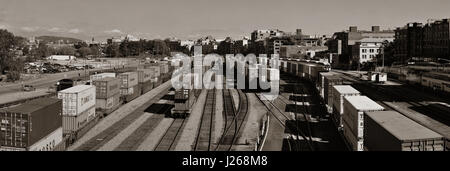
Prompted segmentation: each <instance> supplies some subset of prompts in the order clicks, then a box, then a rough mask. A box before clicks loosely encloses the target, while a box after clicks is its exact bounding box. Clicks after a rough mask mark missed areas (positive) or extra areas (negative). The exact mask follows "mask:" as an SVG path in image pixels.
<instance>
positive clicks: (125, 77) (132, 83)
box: [118, 72, 141, 103]
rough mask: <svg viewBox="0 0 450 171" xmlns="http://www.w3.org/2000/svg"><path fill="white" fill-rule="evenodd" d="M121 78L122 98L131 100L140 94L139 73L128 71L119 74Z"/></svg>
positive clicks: (127, 100)
mask: <svg viewBox="0 0 450 171" xmlns="http://www.w3.org/2000/svg"><path fill="white" fill-rule="evenodd" d="M118 78H119V79H120V82H121V83H120V96H121V98H122V100H123V101H124V102H125V103H126V102H130V101H132V100H134V99H135V98H137V97H138V96H139V95H140V92H141V91H140V90H139V82H138V73H137V72H126V73H122V74H119V75H118Z"/></svg>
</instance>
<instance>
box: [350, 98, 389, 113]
mask: <svg viewBox="0 0 450 171" xmlns="http://www.w3.org/2000/svg"><path fill="white" fill-rule="evenodd" d="M344 98H345V99H346V100H347V101H348V102H350V104H351V105H352V106H353V107H354V108H355V109H356V110H359V111H374V110H384V107H383V106H381V105H379V104H378V103H377V102H375V101H373V100H372V99H370V98H369V97H367V96H346V97H344Z"/></svg>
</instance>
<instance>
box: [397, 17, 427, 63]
mask: <svg viewBox="0 0 450 171" xmlns="http://www.w3.org/2000/svg"><path fill="white" fill-rule="evenodd" d="M422 27H423V24H422V23H408V24H407V25H406V26H405V27H402V28H397V29H396V30H395V40H394V45H395V46H394V57H395V58H396V59H398V60H399V61H402V62H405V61H407V60H408V59H411V58H414V57H421V56H422V53H423V52H422V50H423V41H422V40H423V29H422Z"/></svg>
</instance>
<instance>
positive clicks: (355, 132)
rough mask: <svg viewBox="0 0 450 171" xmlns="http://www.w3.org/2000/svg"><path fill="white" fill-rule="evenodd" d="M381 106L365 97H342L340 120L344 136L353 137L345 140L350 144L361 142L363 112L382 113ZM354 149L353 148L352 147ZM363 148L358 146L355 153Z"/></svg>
mask: <svg viewBox="0 0 450 171" xmlns="http://www.w3.org/2000/svg"><path fill="white" fill-rule="evenodd" d="M382 110H384V108H383V106H381V105H379V104H378V103H377V102H375V101H373V100H372V99H370V98H368V97H367V96H346V97H344V114H343V115H342V120H343V123H344V128H343V129H344V134H346V135H345V136H346V137H354V139H350V138H347V140H348V141H349V142H350V144H356V143H355V142H351V141H354V140H355V139H356V140H358V142H361V141H362V142H363V138H364V137H363V135H364V112H372V111H382ZM354 148H355V147H354ZM362 150H363V148H360V146H358V148H357V151H362Z"/></svg>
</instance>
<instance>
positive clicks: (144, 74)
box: [137, 69, 154, 83]
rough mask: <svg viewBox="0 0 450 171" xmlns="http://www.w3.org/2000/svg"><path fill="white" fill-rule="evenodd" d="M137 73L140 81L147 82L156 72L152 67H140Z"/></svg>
mask: <svg viewBox="0 0 450 171" xmlns="http://www.w3.org/2000/svg"><path fill="white" fill-rule="evenodd" d="M137 73H138V83H145V82H147V81H150V79H151V78H152V75H153V74H154V73H153V71H152V70H151V69H139V70H137Z"/></svg>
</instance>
